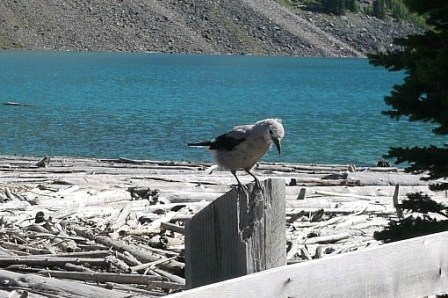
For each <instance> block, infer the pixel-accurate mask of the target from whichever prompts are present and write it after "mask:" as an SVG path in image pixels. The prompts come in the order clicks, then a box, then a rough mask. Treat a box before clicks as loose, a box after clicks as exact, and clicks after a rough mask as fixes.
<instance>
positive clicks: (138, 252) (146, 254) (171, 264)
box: [95, 236, 184, 272]
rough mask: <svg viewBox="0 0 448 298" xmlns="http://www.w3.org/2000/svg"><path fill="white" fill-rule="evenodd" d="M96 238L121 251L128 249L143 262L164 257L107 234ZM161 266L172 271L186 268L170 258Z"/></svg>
mask: <svg viewBox="0 0 448 298" xmlns="http://www.w3.org/2000/svg"><path fill="white" fill-rule="evenodd" d="M95 240H96V241H98V242H99V243H102V244H103V245H106V246H110V247H113V248H114V249H116V250H117V251H119V252H125V251H127V252H129V253H131V254H132V255H133V256H134V257H135V258H136V259H137V260H139V261H140V262H143V263H148V262H154V261H158V260H160V259H161V258H162V256H160V255H156V254H154V253H153V252H150V251H146V250H144V249H142V248H140V247H137V246H133V245H128V244H124V243H122V242H120V241H116V240H113V239H111V238H109V237H106V236H97V237H96V238H95ZM160 268H163V269H165V270H168V271H171V272H179V270H182V269H183V268H184V264H182V263H180V262H178V261H175V260H170V261H168V262H166V263H161V264H160Z"/></svg>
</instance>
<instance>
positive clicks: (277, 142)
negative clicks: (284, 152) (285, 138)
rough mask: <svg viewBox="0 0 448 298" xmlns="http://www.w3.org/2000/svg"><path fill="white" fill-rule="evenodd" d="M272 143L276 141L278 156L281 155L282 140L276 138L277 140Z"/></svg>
mask: <svg viewBox="0 0 448 298" xmlns="http://www.w3.org/2000/svg"><path fill="white" fill-rule="evenodd" d="M272 141H274V144H275V147H277V150H278V154H280V153H281V148H280V140H279V139H277V138H275V139H272Z"/></svg>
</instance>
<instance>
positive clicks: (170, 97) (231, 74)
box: [0, 51, 439, 165]
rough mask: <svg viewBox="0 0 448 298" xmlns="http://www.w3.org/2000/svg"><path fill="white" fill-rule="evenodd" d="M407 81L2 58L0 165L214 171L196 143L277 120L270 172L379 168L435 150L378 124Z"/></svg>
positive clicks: (244, 67) (225, 67)
mask: <svg viewBox="0 0 448 298" xmlns="http://www.w3.org/2000/svg"><path fill="white" fill-rule="evenodd" d="M402 80H403V74H402V73H391V72H388V71H386V70H385V69H383V68H378V67H373V66H371V65H369V63H368V61H367V60H366V59H348V58H341V59H329V58H296V57H256V56H207V55H169V54H149V53H147V54H143V53H141V54H137V53H86V52H28V51H0V102H2V103H3V102H7V101H14V102H21V103H26V104H30V105H31V106H29V107H17V106H6V105H0V117H1V121H0V155H5V154H8V155H10V154H18V155H33V156H42V155H45V154H48V155H51V156H79V157H98V158H115V157H126V158H135V159H152V160H188V161H211V157H210V154H209V152H207V150H201V149H198V148H189V147H187V146H186V144H187V143H188V142H191V141H203V140H208V139H211V138H213V137H215V136H217V135H219V134H221V133H224V132H226V131H227V130H228V129H230V128H232V127H233V126H235V125H239V124H248V123H253V122H255V121H257V120H260V119H264V118H270V117H276V118H281V119H283V124H284V126H285V130H286V136H285V139H284V140H283V148H282V155H278V154H277V153H276V151H274V150H272V151H271V152H270V153H269V154H268V155H267V156H265V158H264V160H265V161H275V162H295V163H355V164H357V165H375V164H376V162H377V161H378V160H379V159H381V158H382V155H383V154H385V153H387V150H388V148H389V147H390V146H403V145H411V146H413V145H427V144H431V143H434V142H438V141H439V140H437V139H436V138H435V137H434V135H433V134H431V133H430V129H431V127H430V126H428V125H426V124H422V123H409V122H407V121H404V120H403V121H399V122H397V121H395V120H391V119H390V118H388V117H386V116H384V115H382V114H381V111H383V110H386V109H387V108H388V107H387V106H386V105H385V103H384V96H385V95H388V94H389V93H390V91H391V90H392V86H393V85H394V84H397V83H401V82H402Z"/></svg>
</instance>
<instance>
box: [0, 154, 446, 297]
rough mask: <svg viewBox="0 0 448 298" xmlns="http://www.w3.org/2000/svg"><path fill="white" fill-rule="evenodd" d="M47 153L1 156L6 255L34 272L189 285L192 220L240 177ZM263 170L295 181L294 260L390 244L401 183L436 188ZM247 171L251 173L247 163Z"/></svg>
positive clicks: (198, 167)
mask: <svg viewBox="0 0 448 298" xmlns="http://www.w3.org/2000/svg"><path fill="white" fill-rule="evenodd" d="M39 160H40V158H35V157H20V156H3V157H0V219H1V222H2V228H1V229H0V258H4V259H5V260H4V262H3V265H2V266H3V267H6V268H8V270H9V269H14V270H16V271H20V272H24V273H27V274H30V272H36V273H38V272H40V273H39V274H43V272H44V270H48V269H52V271H60V272H64V271H67V272H87V273H110V274H129V273H130V272H132V273H133V274H132V275H135V276H138V275H142V276H143V277H142V278H143V279H145V278H146V277H145V276H147V275H148V274H151V275H154V276H159V277H161V276H163V277H164V278H166V280H169V281H168V282H169V283H173V284H176V285H175V286H174V287H177V285H182V284H185V280H184V268H185V264H184V263H183V259H184V257H185V255H184V249H185V246H184V233H185V228H184V227H185V224H187V223H188V222H189V221H190V220H191V218H192V217H193V216H195V215H196V214H198V213H199V212H201V210H203V208H205V207H206V206H208V204H209V203H210V202H213V201H215V200H216V199H217V198H218V197H220V196H221V195H222V194H224V193H226V192H228V191H229V190H230V189H231V187H230V186H231V185H232V184H234V179H233V177H232V175H230V174H229V173H228V172H225V171H224V172H222V171H214V172H213V173H212V174H210V173H209V171H207V170H206V169H207V168H208V167H210V166H211V165H210V164H207V163H202V164H192V163H188V162H171V161H149V160H131V159H126V158H120V159H111V160H98V159H89V158H84V159H83V158H78V159H73V158H68V157H54V156H52V157H51V162H50V163H48V164H47V167H37V166H36V164H37V163H38V162H39ZM349 168H350V169H351V170H352V171H351V172H350V171H349ZM254 173H255V175H257V177H259V179H260V180H261V181H264V180H266V179H268V178H282V179H284V181H285V182H284V184H285V185H286V186H285V196H286V206H285V208H284V209H285V210H286V214H285V217H286V218H285V219H286V221H285V220H282V227H284V226H285V223H286V239H285V241H283V242H286V244H287V255H286V257H287V262H288V263H290V264H291V263H300V262H307V261H309V260H311V259H316V258H323V259H326V258H328V257H330V256H333V255H338V254H343V253H345V252H349V251H354V250H362V249H364V248H366V247H372V246H376V245H379V243H378V242H377V241H375V240H374V239H373V233H374V232H375V231H377V230H379V229H381V228H382V227H383V226H385V225H386V224H387V223H388V219H389V218H390V217H395V216H396V215H397V214H398V213H397V211H398V210H397V208H396V207H397V204H398V206H399V204H400V199H401V197H399V196H398V194H397V195H395V196H394V186H395V185H396V184H397V183H399V184H400V195H402V196H404V195H405V194H406V193H408V192H419V191H427V182H425V181H421V180H419V177H418V176H412V175H409V174H406V173H404V172H403V171H401V170H397V169H396V168H383V169H376V168H368V167H355V166H351V165H300V164H299V165H297V164H277V163H276V164H268V163H261V164H260V165H259V166H258V167H256V168H255V169H254ZM239 177H240V179H241V180H242V182H243V183H249V182H251V181H252V177H251V176H249V175H246V174H245V173H240V175H239ZM425 183H426V184H425ZM302 189H303V190H302ZM301 192H302V194H305V192H306V196H303V195H300V196H299V194H300V193H301ZM431 196H434V197H435V198H437V199H440V200H442V199H444V198H442V197H440V196H439V194H436V193H431ZM299 197H300V199H299V200H298V198H299ZM391 198H394V199H393V200H391ZM318 210H320V211H319V212H317V211H318ZM402 212H403V213H404V211H402ZM403 216H406V214H403ZM205 225H208V222H205ZM347 235H348V238H347ZM278 247H279V248H281V247H284V244H279V245H278ZM283 251H284V250H283ZM58 258H59V261H57V259H58ZM46 259H48V260H50V261H51V263H48V262H46V261H43V260H46ZM14 260H15V261H14ZM66 261H70V262H66ZM79 261H82V262H79ZM96 262H98V263H96ZM187 270H188V269H187ZM47 273H51V271H48V272H47ZM62 274H64V273H62ZM52 276H54V275H52ZM58 278H62V279H64V281H63V282H71V283H72V284H81V283H80V282H79V281H78V282H75V281H69V280H68V279H66V278H65V277H58ZM53 279H56V277H53ZM165 283H166V282H165ZM83 285H84V284H83ZM91 286H93V287H97V288H100V289H101V287H108V288H110V289H112V290H109V291H110V292H118V293H119V292H120V291H127V292H128V293H129V295H130V296H132V295H136V294H138V293H142V295H147V296H148V295H154V296H160V295H166V294H167V293H169V292H171V291H173V289H171V288H163V286H162V285H160V286H157V285H155V284H153V285H151V286H150V288H151V289H148V286H147V285H143V284H142V285H139V284H124V283H123V284H120V283H119V282H112V281H104V282H102V281H92V284H91ZM4 289H5V288H3V290H4ZM9 291H10V292H11V291H14V289H12V288H10V289H9ZM36 291H37V292H38V293H45V291H46V290H36ZM110 292H108V293H110ZM17 293H18V294H20V293H19V290H18V289H17ZM30 293H31V292H30ZM60 293H61V295H60V296H64V295H65V296H70V295H71V294H67V292H65V293H62V292H60ZM25 294H26V292H25ZM33 294H34V295H38V294H35V293H34V292H33ZM108 296H112V295H108Z"/></svg>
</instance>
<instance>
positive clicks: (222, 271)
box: [185, 179, 286, 288]
mask: <svg viewBox="0 0 448 298" xmlns="http://www.w3.org/2000/svg"><path fill="white" fill-rule="evenodd" d="M261 184H262V186H263V189H262V190H260V189H259V188H257V187H256V186H255V185H254V183H251V184H248V185H246V187H247V188H248V190H247V192H246V193H244V192H243V191H242V190H238V189H237V188H236V189H232V190H231V191H229V192H227V193H226V194H224V195H223V196H221V197H219V198H218V199H216V200H215V201H213V202H212V203H210V204H209V205H208V206H207V207H205V208H204V209H202V210H201V211H200V212H199V213H197V214H196V215H195V216H193V218H192V219H191V220H190V221H189V222H188V223H187V224H186V228H185V258H186V268H185V277H186V285H187V288H194V287H198V286H202V285H206V284H210V283H214V282H218V281H222V280H226V279H229V278H234V277H238V276H242V275H246V274H250V273H254V272H258V271H261V270H265V269H269V268H274V267H278V266H283V265H286V230H285V218H286V211H285V182H284V180H283V179H268V180H265V181H262V182H261Z"/></svg>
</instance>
